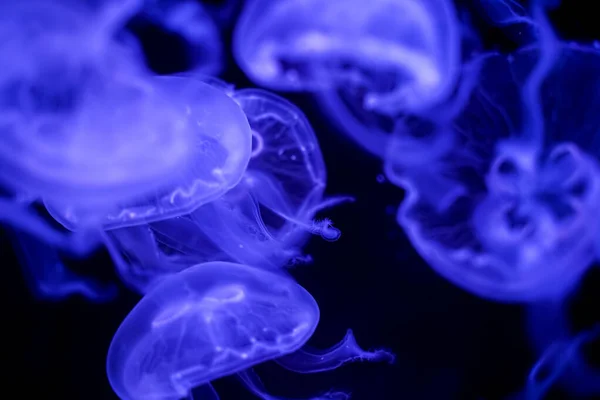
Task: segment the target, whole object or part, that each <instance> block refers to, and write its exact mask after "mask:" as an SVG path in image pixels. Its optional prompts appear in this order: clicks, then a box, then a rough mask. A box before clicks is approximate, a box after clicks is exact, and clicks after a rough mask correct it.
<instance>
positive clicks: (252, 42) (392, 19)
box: [233, 0, 460, 156]
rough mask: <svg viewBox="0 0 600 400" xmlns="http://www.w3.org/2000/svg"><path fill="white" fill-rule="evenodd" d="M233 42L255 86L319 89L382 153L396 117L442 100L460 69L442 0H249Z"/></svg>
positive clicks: (336, 115)
mask: <svg viewBox="0 0 600 400" xmlns="http://www.w3.org/2000/svg"><path fill="white" fill-rule="evenodd" d="M233 45H234V56H235V57H236V60H237V62H238V64H239V65H240V67H241V68H242V70H243V71H244V72H245V73H246V74H247V75H248V76H249V77H250V79H252V80H253V81H254V82H255V83H257V84H259V85H262V86H265V87H267V88H271V89H275V90H283V91H310V92H313V93H316V94H317V96H318V97H319V99H320V101H321V103H322V106H323V107H325V109H326V113H327V115H328V116H329V117H330V118H333V119H334V122H336V123H337V124H339V125H340V127H341V128H342V129H343V130H344V131H345V132H346V133H347V134H348V135H350V136H351V137H352V138H354V139H355V140H356V141H358V143H359V144H360V145H361V146H363V147H365V148H366V149H367V150H369V151H370V152H371V153H373V154H375V155H378V156H383V153H384V150H385V137H386V136H387V135H385V133H386V132H387V131H388V130H389V125H390V124H393V117H394V116H395V115H396V114H397V113H398V112H416V113H419V112H422V111H424V110H429V109H430V108H431V107H432V106H433V105H434V104H437V103H439V102H442V101H445V100H446V99H447V97H448V96H449V95H450V94H451V93H452V92H453V91H454V90H455V84H456V80H457V76H458V73H459V64H460V33H459V26H458V21H457V18H456V15H455V11H454V8H453V6H452V4H451V3H450V2H448V1H446V0H426V1H413V0H403V1H395V0H394V1H391V0H377V1H371V2H363V1H351V2H348V1H340V0H335V1H328V2H321V1H315V0H313V1H295V0H285V1H277V2H274V1H269V0H254V1H249V2H247V4H246V7H245V8H244V11H243V13H242V16H241V17H240V20H239V21H238V25H237V27H236V31H235V33H234V44H233ZM365 125H366V126H365Z"/></svg>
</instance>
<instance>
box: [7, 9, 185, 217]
mask: <svg viewBox="0 0 600 400" xmlns="http://www.w3.org/2000/svg"><path fill="white" fill-rule="evenodd" d="M130 3H132V2H126V3H120V5H121V6H123V8H120V7H118V6H116V5H115V4H113V3H112V2H111V3H110V4H109V5H108V6H107V7H105V8H103V9H101V10H99V11H97V12H95V13H93V12H92V11H91V9H87V8H85V7H84V5H83V4H82V3H79V2H73V1H69V0H63V1H56V2H45V1H40V0H26V1H22V2H3V3H2V4H1V5H0V64H2V65H3V68H2V73H0V111H1V112H0V131H1V132H2V137H3V140H2V143H1V144H0V183H1V184H2V185H3V187H4V188H5V189H6V190H7V191H10V192H12V193H14V194H15V195H16V196H21V197H22V196H25V197H28V198H30V199H32V200H41V199H43V200H45V201H46V202H47V203H48V204H57V205H59V206H60V205H63V204H71V205H73V207H77V208H78V209H82V210H86V212H88V213H90V214H92V215H96V214H97V215H102V214H103V213H105V212H107V210H109V209H111V208H112V207H114V205H115V204H116V203H119V202H121V201H126V200H127V199H132V198H133V197H135V196H138V195H140V194H142V193H146V192H148V191H149V190H152V189H155V188H157V187H159V186H161V185H162V184H164V182H165V181H166V180H167V179H172V175H173V174H174V173H176V172H177V171H179V170H180V169H181V167H182V165H183V164H186V162H187V161H188V160H189V158H190V157H191V156H192V155H194V154H193V152H192V151H191V149H192V148H193V147H192V146H190V143H193V140H194V136H193V134H194V133H195V132H194V130H193V129H191V128H190V127H189V126H188V125H186V123H185V121H182V119H183V118H182V117H181V114H182V111H181V108H180V107H177V104H173V101H172V99H169V98H164V97H163V96H162V94H161V93H160V92H159V91H157V90H156V89H155V88H154V87H153V86H152V85H150V84H149V79H150V75H149V72H148V71H147V70H146V69H145V67H144V66H143V64H142V62H141V60H140V59H139V58H138V57H137V56H138V53H136V51H135V49H134V48H132V47H130V46H129V45H128V43H129V42H128V41H127V40H124V41H116V40H115V39H114V38H113V37H114V33H115V31H116V30H117V29H120V28H121V27H122V24H123V23H124V21H126V17H127V16H128V13H130V12H131V11H132V9H133V8H135V7H133V6H131V4H130ZM126 6H127V7H126ZM130 6H131V7H130ZM130 8H131V9H130ZM108 105H110V106H108ZM125 133H126V134H125ZM5 205H6V207H3V208H5V209H3V210H2V212H3V213H4V212H6V213H12V212H14V213H16V214H18V213H20V212H21V211H19V210H18V208H20V207H22V205H21V204H18V203H16V202H15V203H12V207H11V204H9V203H7V204H5ZM11 218H12V219H14V217H12V216H8V217H4V219H9V220H10V219H11ZM22 225H27V224H22ZM84 228H85V226H84Z"/></svg>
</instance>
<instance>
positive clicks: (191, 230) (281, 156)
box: [108, 83, 351, 293]
mask: <svg viewBox="0 0 600 400" xmlns="http://www.w3.org/2000/svg"><path fill="white" fill-rule="evenodd" d="M215 84H217V85H219V86H220V87H222V88H227V86H226V85H223V84H221V83H215ZM231 95H232V96H233V98H234V99H235V100H236V101H237V102H238V103H239V104H240V106H241V108H242V110H243V111H244V113H245V114H246V116H247V118H248V121H249V123H250V126H251V129H252V138H253V149H252V154H251V158H250V161H249V164H248V168H247V170H246V171H245V173H244V175H243V177H242V179H241V181H240V182H239V183H238V184H237V185H236V186H235V187H234V188H233V189H231V190H230V191H228V192H227V193H225V194H224V195H223V196H222V197H220V198H219V199H217V200H214V201H211V202H209V203H208V204H205V205H203V206H202V207H199V208H197V209H195V210H194V211H192V212H191V213H190V214H188V215H185V216H181V217H177V218H169V219H164V220H161V221H156V222H153V223H151V224H149V225H147V226H141V227H130V228H126V229H116V230H111V231H110V232H109V233H108V237H109V241H111V244H110V245H109V249H110V251H111V253H112V254H113V258H114V259H115V260H116V261H117V267H118V270H119V271H120V274H121V275H122V276H123V278H124V280H125V281H127V282H129V283H130V284H131V285H132V286H133V287H134V288H135V289H136V290H138V291H141V292H142V293H144V292H145V291H146V287H147V286H148V285H151V284H152V282H153V281H154V280H155V278H160V277H161V276H162V275H164V274H168V273H175V272H177V271H180V270H181V269H184V268H186V267H189V266H191V265H194V264H198V263H201V262H208V261H232V262H239V263H243V264H250V265H255V266H259V267H262V268H280V267H283V266H286V265H288V264H289V263H298V262H303V260H306V256H305V255H304V254H303V253H302V250H301V248H302V246H303V245H304V244H305V243H306V241H307V240H308V236H309V235H310V234H316V235H321V236H322V237H324V238H325V239H327V240H336V239H337V238H338V237H339V236H340V232H339V230H337V229H336V228H334V227H333V226H332V223H331V221H329V220H328V219H323V220H315V219H314V218H315V215H316V213H317V212H318V211H319V210H321V209H323V208H326V207H331V206H334V205H336V204H339V203H340V202H343V201H348V200H351V199H349V198H347V197H334V198H329V199H324V198H323V192H324V190H325V185H326V171H325V165H324V163H323V159H322V155H321V151H320V148H319V144H318V142H317V139H316V137H315V135H314V132H313V131H312V129H311V127H310V125H309V124H308V122H307V121H306V118H305V117H304V114H302V112H301V111H300V110H299V109H298V108H296V107H295V106H293V105H292V104H291V103H289V102H287V101H286V100H284V99H282V98H280V97H278V96H275V95H273V94H270V93H268V92H265V91H262V90H257V89H244V90H240V91H237V92H235V91H231ZM121 255H123V256H124V257H125V259H122V257H121Z"/></svg>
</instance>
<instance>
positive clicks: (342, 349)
mask: <svg viewBox="0 0 600 400" xmlns="http://www.w3.org/2000/svg"><path fill="white" fill-rule="evenodd" d="M318 321H319V308H318V306H317V303H316V302H315V300H314V299H313V298H312V296H311V295H310V294H309V293H308V292H306V291H305V290H304V289H303V288H302V287H301V286H299V285H298V284H297V283H296V282H295V281H294V280H292V279H291V278H290V277H288V276H286V274H284V273H282V272H280V271H278V272H277V273H274V272H271V271H266V270H264V269H261V268H256V267H250V266H247V265H242V264H234V263H228V262H210V263H204V264H198V265H195V266H193V267H191V268H188V269H186V270H184V271H182V272H180V273H178V274H176V275H172V276H170V277H168V278H166V279H164V280H163V281H161V282H160V283H159V284H157V285H156V286H154V287H153V288H152V290H151V291H149V292H148V293H147V294H146V295H145V296H144V298H143V299H142V300H141V301H140V302H139V303H138V305H136V307H135V308H134V309H133V310H132V311H131V312H130V313H129V315H128V316H127V317H126V319H125V320H124V321H123V323H122V324H121V326H120V327H119V329H118V330H117V333H116V334H115V336H114V338H113V341H112V343H111V345H110V348H109V351H108V358H107V372H108V377H109V380H110V383H111V386H112V387H113V389H114V391H115V392H116V393H117V395H119V397H120V398H121V399H123V400H127V399H140V400H142V399H147V398H148V399H150V398H151V399H179V398H182V397H186V396H189V393H190V391H191V390H192V388H194V387H198V386H202V385H207V384H209V383H210V381H212V380H214V379H217V378H221V377H225V376H229V375H233V374H236V373H237V374H238V376H239V378H240V379H241V380H242V381H243V382H244V384H245V385H246V386H247V387H249V388H250V390H251V391H252V392H253V393H255V394H257V395H259V396H260V397H262V398H263V399H275V397H273V396H270V395H268V393H267V392H266V390H265V389H264V388H263V387H262V384H261V382H260V379H258V377H257V376H256V375H255V374H254V373H253V372H252V371H250V370H248V369H249V368H251V367H252V366H254V365H257V364H259V363H262V362H265V361H268V360H273V359H277V358H279V363H280V365H282V366H283V367H285V368H287V369H289V370H291V371H296V372H301V373H314V372H320V371H327V370H331V369H335V368H337V367H339V366H341V365H342V364H344V363H346V362H352V361H357V360H367V361H387V362H393V361H394V356H393V354H392V353H389V352H387V351H384V350H375V351H372V352H371V351H365V350H363V349H361V348H360V347H359V346H358V344H357V343H356V341H355V339H354V336H353V334H352V332H351V331H349V332H348V333H347V334H346V336H345V337H344V339H343V340H342V341H341V342H340V343H339V344H338V345H336V346H333V347H332V348H331V349H329V350H325V351H314V350H311V349H309V348H306V349H301V347H302V346H303V345H304V343H306V341H307V340H308V339H309V338H310V337H311V336H312V334H313V332H314V331H315V329H316V326H317V323H318ZM286 355H289V357H290V358H281V357H286ZM204 390H210V388H209V387H205V388H204ZM213 397H214V396H213ZM347 398H348V395H347V394H346V393H344V392H336V391H330V392H328V394H325V395H323V396H320V397H315V399H347Z"/></svg>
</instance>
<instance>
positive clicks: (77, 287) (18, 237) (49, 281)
mask: <svg viewBox="0 0 600 400" xmlns="http://www.w3.org/2000/svg"><path fill="white" fill-rule="evenodd" d="M9 232H10V235H9V236H10V239H11V241H12V243H13V248H14V250H15V254H16V256H17V259H18V260H19V262H20V264H21V266H22V267H23V268H24V270H25V272H24V275H25V278H26V281H27V283H28V286H29V288H30V291H31V293H32V294H33V295H34V296H35V297H36V298H38V299H40V300H50V301H60V300H63V299H65V298H67V297H70V296H73V295H81V296H83V297H85V298H87V299H88V300H91V301H93V302H105V301H109V300H112V299H113V298H114V297H115V296H116V294H117V288H116V287H115V286H114V285H103V284H101V283H99V282H96V281H95V280H93V279H92V278H87V277H83V276H78V275H77V274H76V273H74V272H71V271H69V270H68V269H67V267H66V266H65V265H64V264H63V262H62V260H61V258H60V257H59V254H58V251H57V250H56V249H55V248H54V247H52V246H51V245H48V244H47V243H45V242H43V241H41V240H37V239H36V238H34V237H31V236H30V235H27V234H25V233H22V232H19V231H15V230H12V229H11V230H9Z"/></svg>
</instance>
